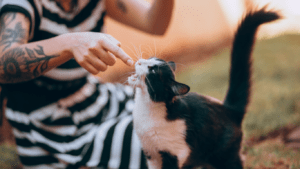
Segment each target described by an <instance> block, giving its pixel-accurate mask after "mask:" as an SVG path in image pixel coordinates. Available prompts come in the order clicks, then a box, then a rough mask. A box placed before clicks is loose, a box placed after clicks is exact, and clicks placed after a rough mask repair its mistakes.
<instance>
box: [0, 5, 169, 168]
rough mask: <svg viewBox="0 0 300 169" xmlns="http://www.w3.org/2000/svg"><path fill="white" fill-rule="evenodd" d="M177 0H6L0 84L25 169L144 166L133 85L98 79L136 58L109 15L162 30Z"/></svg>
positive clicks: (142, 27) (0, 36) (153, 31)
mask: <svg viewBox="0 0 300 169" xmlns="http://www.w3.org/2000/svg"><path fill="white" fill-rule="evenodd" d="M173 4H174V2H173V0H155V1H153V2H152V3H147V2H146V1H143V0H2V4H1V11H0V15H1V23H0V24H1V25H0V26H1V30H0V51H1V54H0V83H1V84H2V86H3V91H4V92H5V96H6V97H7V108H6V111H5V115H6V118H7V119H8V121H9V123H10V124H11V126H12V131H13V134H14V137H15V139H16V144H17V146H16V147H17V152H18V155H19V159H20V161H21V163H22V165H23V167H24V168H43V169H45V168H80V167H82V166H87V167H102V168H114V169H116V168H134V169H136V168H143V167H144V164H145V159H144V156H143V153H142V150H141V147H140V143H139V141H138V139H137V136H136V134H135V132H134V131H133V126H132V115H131V111H132V109H133V106H134V102H133V99H132V97H133V89H132V88H131V87H129V86H126V85H121V84H112V83H103V82H102V83H100V82H99V81H98V80H97V78H95V77H94V76H93V75H96V74H97V73H99V72H103V71H105V70H106V69H107V67H108V66H113V65H114V64H115V62H116V59H120V60H122V61H123V62H124V63H125V64H127V65H128V66H132V65H133V61H132V59H131V58H130V56H128V54H126V53H125V52H124V51H123V50H122V48H120V42H119V41H118V40H116V39H115V38H114V37H112V36H111V35H108V34H106V33H105V32H104V28H103V24H104V18H105V17H106V16H109V17H111V18H113V19H115V20H116V21H118V22H120V23H123V24H125V25H128V26H131V27H133V28H135V29H137V30H140V31H144V32H147V33H150V34H155V35H163V34H164V33H165V32H166V30H167V27H168V25H169V22H170V18H171V16H172V9H173Z"/></svg>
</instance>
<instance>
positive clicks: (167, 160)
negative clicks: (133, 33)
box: [159, 151, 179, 169]
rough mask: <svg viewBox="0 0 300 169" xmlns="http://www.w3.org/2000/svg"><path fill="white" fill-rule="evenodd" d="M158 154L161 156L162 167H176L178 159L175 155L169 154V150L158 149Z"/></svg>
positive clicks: (175, 168) (170, 168)
mask: <svg viewBox="0 0 300 169" xmlns="http://www.w3.org/2000/svg"><path fill="white" fill-rule="evenodd" d="M159 154H160V155H161V158H162V167H161V168H162V169H177V168H179V167H178V160H177V157H176V156H174V155H172V154H170V153H169V152H164V151H160V152H159Z"/></svg>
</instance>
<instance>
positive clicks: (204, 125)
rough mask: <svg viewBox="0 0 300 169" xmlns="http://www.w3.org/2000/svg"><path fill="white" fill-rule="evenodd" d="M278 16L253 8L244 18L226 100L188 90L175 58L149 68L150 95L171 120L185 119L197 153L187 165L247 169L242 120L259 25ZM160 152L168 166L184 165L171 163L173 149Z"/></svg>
mask: <svg viewBox="0 0 300 169" xmlns="http://www.w3.org/2000/svg"><path fill="white" fill-rule="evenodd" d="M276 19H279V16H278V15H277V14H276V13H275V12H268V11H266V8H263V9H261V10H259V11H256V12H249V13H248V14H247V15H246V17H245V18H244V20H243V21H242V22H241V24H240V26H239V28H238V30H237V32H236V35H235V39H234V43H233V49H232V56H231V70H230V81H229V89H228V93H227V95H226V98H225V101H224V104H222V103H219V102H216V101H213V100H211V99H210V98H208V97H205V96H202V95H199V94H197V93H188V92H189V87H188V86H187V85H185V84H182V83H178V82H176V81H175V78H174V71H175V64H174V63H173V62H165V64H160V65H155V66H153V67H149V74H147V76H146V77H147V78H146V79H145V83H146V85H147V88H148V92H149V95H150V98H151V99H152V100H153V101H154V102H165V103H166V107H167V117H166V120H168V121H172V120H176V119H183V120H184V121H185V123H186V125H187V131H186V139H185V140H186V142H187V144H188V145H189V147H190V149H191V154H190V155H189V158H188V160H187V161H185V163H184V166H183V168H193V167H195V166H205V167H206V168H216V169H241V168H243V167H242V162H241V160H240V158H239V150H240V144H241V140H242V131H241V122H242V119H243V117H244V114H245V112H246V108H247V104H248V102H249V96H250V88H251V53H252V48H253V45H254V41H255V34H256V31H257V28H258V27H259V25H261V24H263V23H266V22H270V21H273V20H276ZM160 154H161V155H162V157H163V158H162V159H163V168H168V167H169V168H170V167H171V168H178V166H169V165H172V164H175V161H177V157H176V156H174V155H171V154H168V153H167V152H160ZM168 161H170V162H172V163H167V162H168ZM173 161H174V163H173ZM176 164H177V163H176ZM167 166H168V167H167Z"/></svg>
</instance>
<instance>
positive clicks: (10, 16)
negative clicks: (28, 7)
mask: <svg viewBox="0 0 300 169" xmlns="http://www.w3.org/2000/svg"><path fill="white" fill-rule="evenodd" d="M15 19H16V13H7V14H5V15H4V16H2V17H1V20H0V24H1V25H0V26H1V29H0V34H2V32H4V30H5V29H6V27H7V26H8V25H9V24H10V23H11V22H12V21H14V20H15Z"/></svg>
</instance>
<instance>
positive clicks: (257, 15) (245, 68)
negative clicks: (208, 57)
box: [224, 7, 280, 124]
mask: <svg viewBox="0 0 300 169" xmlns="http://www.w3.org/2000/svg"><path fill="white" fill-rule="evenodd" d="M279 18H280V16H279V14H278V13H277V12H272V11H267V10H266V7H264V8H262V9H260V10H258V11H251V12H248V13H247V14H246V16H245V18H244V19H243V20H242V22H241V23H240V25H239V27H238V29H237V32H236V34H235V38H234V42H233V48H232V53H231V70H230V81H229V89H228V93H227V95H226V97H225V100H224V105H225V106H226V107H228V108H229V109H231V110H233V111H234V112H235V113H234V118H235V119H236V120H237V123H239V124H240V123H241V121H242V119H243V117H244V114H245V112H246V108H247V104H248V102H249V96H250V88H251V54H252V49H253V46H254V42H255V35H256V32H257V29H258V27H259V26H260V25H261V24H264V23H267V22H271V21H274V20H276V19H279Z"/></svg>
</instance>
